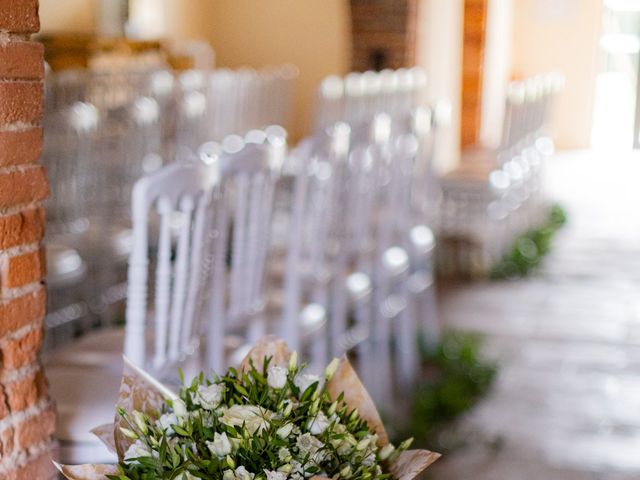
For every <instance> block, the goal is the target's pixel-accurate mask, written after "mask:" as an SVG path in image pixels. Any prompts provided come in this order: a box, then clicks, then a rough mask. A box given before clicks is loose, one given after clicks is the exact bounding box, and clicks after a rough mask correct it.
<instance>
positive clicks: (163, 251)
mask: <svg viewBox="0 0 640 480" xmlns="http://www.w3.org/2000/svg"><path fill="white" fill-rule="evenodd" d="M217 181H218V177H217V169H216V168H215V166H213V167H212V166H206V165H201V164H198V163H197V162H191V163H173V164H171V165H169V166H167V167H164V168H163V169H161V170H160V171H158V172H155V173H154V174H151V175H150V176H146V177H143V178H142V179H140V180H139V181H138V182H137V183H136V186H135V187H134V191H133V195H132V197H133V198H132V210H133V217H132V219H133V240H134V242H133V247H132V252H131V256H130V261H129V282H128V301H127V317H126V326H125V328H124V330H123V329H118V330H113V331H111V332H104V331H103V332H98V333H96V334H94V335H93V336H91V335H89V336H87V337H85V338H84V339H83V340H81V341H79V342H78V343H77V344H75V345H74V348H73V349H69V350H68V351H66V352H59V353H62V354H61V355H57V356H56V357H54V358H51V359H49V361H48V368H47V374H48V377H49V379H50V381H51V389H52V396H53V397H54V398H55V399H56V402H57V405H58V413H59V419H58V429H57V433H56V435H57V438H58V440H59V441H60V444H61V457H62V460H63V461H65V462H69V463H87V462H88V463H95V462H112V461H114V460H115V458H114V456H113V455H112V454H110V453H109V452H108V451H106V450H105V449H104V447H102V446H101V443H100V441H99V440H98V439H97V438H95V437H93V436H92V435H91V434H90V433H89V432H90V429H91V428H93V427H95V426H96V425H99V424H101V423H108V422H110V421H112V419H113V405H114V404H115V401H116V399H117V393H118V388H119V383H120V376H121V371H122V360H121V358H122V353H123V352H124V353H125V354H126V355H127V356H128V357H129V358H130V360H131V361H132V362H133V363H135V364H137V365H139V366H141V367H143V368H145V369H146V370H147V371H150V372H152V373H153V374H154V375H156V376H158V377H159V378H162V379H163V380H164V381H168V382H170V383H177V377H176V374H177V371H176V367H177V365H182V366H183V367H185V368H187V369H190V368H193V369H194V370H196V369H197V368H198V367H197V365H198V355H197V353H198V348H197V347H198V342H199V339H200V337H201V335H202V333H203V328H202V325H203V323H202V322H203V321H204V320H205V316H204V315H203V313H204V312H205V305H206V304H205V301H206V296H205V295H204V292H205V290H204V289H205V286H206V282H205V278H204V274H205V272H204V269H203V262H202V259H203V258H204V256H205V253H206V251H205V242H204V239H205V234H206V231H205V228H206V227H207V213H208V212H209V210H210V202H211V195H212V193H213V189H214V188H215V186H216V184H217ZM153 233H157V235H158V241H157V242H154V241H153V240H152V236H153ZM123 344H124V346H123Z"/></svg>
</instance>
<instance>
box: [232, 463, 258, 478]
mask: <svg viewBox="0 0 640 480" xmlns="http://www.w3.org/2000/svg"><path fill="white" fill-rule="evenodd" d="M253 477H255V474H253V473H251V472H250V471H248V470H247V469H246V468H244V467H243V466H242V465H240V466H239V467H238V468H236V479H237V480H253Z"/></svg>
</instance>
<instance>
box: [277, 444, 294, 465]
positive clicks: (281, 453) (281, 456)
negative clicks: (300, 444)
mask: <svg viewBox="0 0 640 480" xmlns="http://www.w3.org/2000/svg"><path fill="white" fill-rule="evenodd" d="M278 460H280V461H281V462H288V461H289V460H291V452H290V451H289V449H288V448H287V447H280V450H278Z"/></svg>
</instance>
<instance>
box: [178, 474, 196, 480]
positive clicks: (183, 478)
mask: <svg viewBox="0 0 640 480" xmlns="http://www.w3.org/2000/svg"><path fill="white" fill-rule="evenodd" d="M180 480H198V478H197V477H194V476H193V475H191V474H190V473H189V472H184V473H183V474H182V476H181V477H180Z"/></svg>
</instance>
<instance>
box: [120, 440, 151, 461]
mask: <svg viewBox="0 0 640 480" xmlns="http://www.w3.org/2000/svg"><path fill="white" fill-rule="evenodd" d="M151 456H152V455H151V450H149V447H148V446H147V444H146V443H144V442H142V440H136V441H135V443H133V444H132V445H131V446H130V447H129V448H128V449H127V451H126V452H124V463H138V462H137V461H136V460H135V459H136V458H140V457H151Z"/></svg>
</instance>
